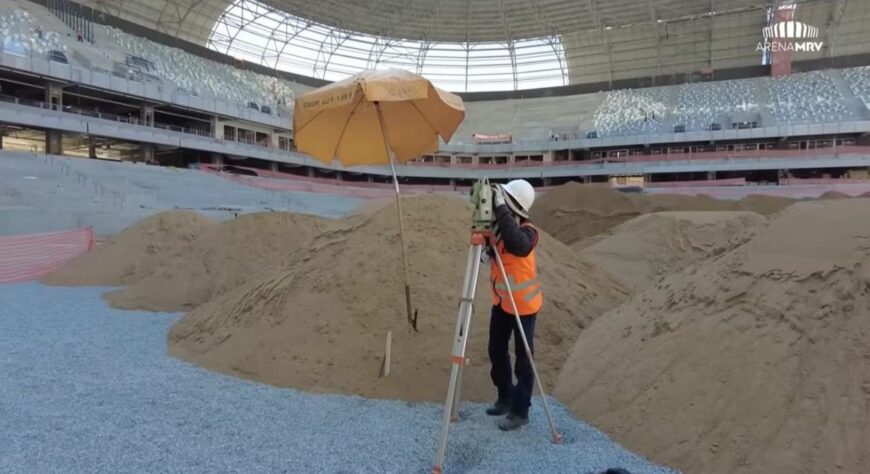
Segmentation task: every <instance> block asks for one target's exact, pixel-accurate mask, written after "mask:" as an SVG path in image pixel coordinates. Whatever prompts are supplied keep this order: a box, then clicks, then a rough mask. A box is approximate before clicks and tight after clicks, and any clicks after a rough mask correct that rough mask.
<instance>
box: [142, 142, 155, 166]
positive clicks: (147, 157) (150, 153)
mask: <svg viewBox="0 0 870 474" xmlns="http://www.w3.org/2000/svg"><path fill="white" fill-rule="evenodd" d="M154 148H155V147H154V144H153V143H140V144H139V161H142V162H144V163H150V162H152V161H155V160H156V159H157V155H156V154H155V150H154Z"/></svg>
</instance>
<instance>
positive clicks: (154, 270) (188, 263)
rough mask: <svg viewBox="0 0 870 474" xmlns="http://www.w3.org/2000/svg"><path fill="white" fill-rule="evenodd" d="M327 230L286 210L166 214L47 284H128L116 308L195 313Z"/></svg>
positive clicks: (114, 300) (113, 299)
mask: <svg viewBox="0 0 870 474" xmlns="http://www.w3.org/2000/svg"><path fill="white" fill-rule="evenodd" d="M326 226H327V221H326V220H325V219H321V218H318V217H313V216H308V215H302V214H291V213H284V212H266V213H255V214H245V215H242V216H239V217H237V218H235V219H232V220H228V221H225V222H221V223H214V222H212V221H210V220H208V219H206V218H204V217H202V216H199V215H197V214H195V213H192V212H186V211H184V212H182V211H170V212H164V213H160V214H157V215H155V216H153V217H149V218H147V219H145V220H143V221H142V222H140V223H138V224H136V225H134V226H132V227H130V228H128V229H125V230H124V231H123V232H121V234H119V235H118V236H117V237H115V238H112V239H111V240H110V241H109V243H108V244H106V245H105V246H103V247H100V248H98V250H97V251H95V252H92V253H88V254H85V255H83V256H82V257H80V258H78V259H76V260H75V261H73V262H72V263H71V264H70V265H68V266H67V267H65V268H64V269H62V270H61V271H60V272H57V273H55V274H52V275H49V277H48V278H46V280H45V281H46V283H49V284H64V285H111V286H117V285H127V286H125V287H124V288H121V289H118V290H114V291H110V292H108V293H106V295H105V297H106V299H107V300H108V301H109V303H110V304H111V305H112V306H114V307H116V308H122V309H141V310H149V311H182V310H190V309H193V308H195V307H196V306H198V305H200V304H202V303H205V302H206V301H208V300H209V299H211V298H212V297H214V296H216V295H218V294H221V293H223V292H225V291H227V290H229V289H231V288H233V287H235V286H238V285H239V284H241V283H242V282H244V281H245V280H247V279H248V278H250V277H251V276H252V275H254V274H255V273H257V272H260V271H262V270H263V268H264V267H267V266H269V265H270V264H271V263H272V262H274V261H275V260H276V259H278V260H280V259H281V258H283V257H284V256H285V255H287V254H288V253H290V252H291V251H293V250H296V249H298V248H299V247H301V246H304V245H307V244H308V243H309V242H310V241H311V238H312V237H313V236H314V234H316V233H317V232H320V231H321V230H322V229H324V228H325V227H326Z"/></svg>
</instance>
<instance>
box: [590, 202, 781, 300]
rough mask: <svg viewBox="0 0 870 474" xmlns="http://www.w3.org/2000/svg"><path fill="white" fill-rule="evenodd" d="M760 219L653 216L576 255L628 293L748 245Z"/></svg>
mask: <svg viewBox="0 0 870 474" xmlns="http://www.w3.org/2000/svg"><path fill="white" fill-rule="evenodd" d="M764 222H765V219H764V218H763V217H761V216H760V215H758V214H755V213H752V212H736V211H731V212H702V211H679V212H655V213H651V214H645V215H642V216H639V217H635V218H634V219H632V220H630V221H628V222H625V223H623V224H620V225H618V226H616V227H614V228H613V229H610V231H609V232H608V234H607V235H606V236H605V237H604V238H602V239H601V240H600V241H598V242H597V243H594V244H592V245H589V246H588V247H585V248H583V249H582V250H581V251H580V255H581V256H582V257H583V258H585V259H586V260H588V261H589V262H591V263H593V264H595V265H597V266H598V267H599V268H601V269H602V270H604V271H605V272H607V273H609V274H610V275H611V276H612V277H613V278H614V279H615V280H616V281H618V282H620V283H622V284H623V285H624V286H625V287H626V288H629V289H630V290H632V291H639V290H642V289H644V288H646V287H647V286H649V285H651V284H653V283H655V281H656V280H658V279H659V278H661V277H662V276H664V275H667V274H669V273H673V272H675V271H677V270H680V269H682V268H684V267H686V266H688V265H689V264H691V263H693V262H696V261H700V260H703V259H705V258H708V257H711V256H715V255H719V254H722V253H725V252H727V251H729V250H731V249H733V248H735V247H738V246H740V245H742V244H743V243H744V242H746V241H747V240H749V239H750V238H751V237H752V236H753V235H754V234H755V231H756V230H757V228H758V227H759V226H760V225H763V224H764Z"/></svg>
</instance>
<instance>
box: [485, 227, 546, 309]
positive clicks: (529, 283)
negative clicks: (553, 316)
mask: <svg viewBox="0 0 870 474" xmlns="http://www.w3.org/2000/svg"><path fill="white" fill-rule="evenodd" d="M520 226H521V227H524V226H529V227H531V224H529V223H523V224H521V225H520ZM494 249H495V251H496V252H498V254H499V255H500V256H501V261H502V264H504V272H505V274H506V275H507V277H508V283H510V288H511V293H512V294H513V296H514V301H515V302H516V305H517V310H518V311H519V313H520V316H531V315H533V314H537V312H538V311H540V310H541V306H543V305H544V295H543V293H542V291H541V282H540V281H538V266H537V263H536V261H535V249H532V251H531V252H530V253H529V254H528V255H526V256H525V257H518V256H516V255H514V254H512V253H510V252H508V251H506V250H505V249H504V242H502V241H501V240H499V241H497V242H496V243H495V247H494ZM490 283H491V284H490V289H491V291H492V304H493V306H495V305H500V306H501V309H502V310H504V312H506V313H508V314H514V309H513V307H512V306H511V300H510V298H508V289H507V287H508V285H506V284H505V282H504V279H503V278H502V277H501V272H500V271H499V269H498V262H496V260H495V257H493V259H492V262H491V263H490Z"/></svg>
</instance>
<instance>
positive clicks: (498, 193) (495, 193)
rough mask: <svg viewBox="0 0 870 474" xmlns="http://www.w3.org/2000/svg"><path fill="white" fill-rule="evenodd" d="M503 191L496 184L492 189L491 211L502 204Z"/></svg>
mask: <svg viewBox="0 0 870 474" xmlns="http://www.w3.org/2000/svg"><path fill="white" fill-rule="evenodd" d="M504 203H505V202H504V191H502V189H501V185H499V184H496V185H495V186H493V187H492V204H493V209H494V208H496V207H498V206H501V205H502V204H504Z"/></svg>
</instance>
